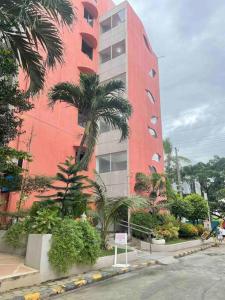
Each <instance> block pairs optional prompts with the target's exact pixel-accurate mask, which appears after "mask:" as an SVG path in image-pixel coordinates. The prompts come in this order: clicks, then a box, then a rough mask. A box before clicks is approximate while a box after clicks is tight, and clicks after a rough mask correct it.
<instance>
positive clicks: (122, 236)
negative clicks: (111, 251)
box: [113, 233, 129, 268]
mask: <svg viewBox="0 0 225 300" xmlns="http://www.w3.org/2000/svg"><path fill="white" fill-rule="evenodd" d="M118 245H123V246H124V245H125V247H126V248H125V264H118V263H117V255H118ZM128 266H129V265H128V258H127V233H116V234H115V257H114V265H113V267H120V268H123V267H128Z"/></svg>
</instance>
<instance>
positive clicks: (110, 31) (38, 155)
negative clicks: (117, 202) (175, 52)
mask: <svg viewBox="0 0 225 300" xmlns="http://www.w3.org/2000/svg"><path fill="white" fill-rule="evenodd" d="M73 1H74V5H75V6H76V11H77V21H76V22H75V24H74V26H73V28H72V29H70V30H68V29H66V28H63V30H62V31H61V32H62V36H63V41H64V45H65V57H64V61H65V63H64V64H63V65H62V66H58V67H57V68H56V69H54V70H53V71H49V72H48V76H47V80H46V86H45V89H44V91H43V93H42V94H41V95H39V96H38V97H37V98H36V99H35V100H34V104H35V108H34V109H33V110H32V111H30V112H28V113H25V114H24V129H25V131H26V133H25V134H23V135H22V136H20V137H19V138H18V140H17V141H16V142H15V147H16V148H17V149H18V150H27V149H26V141H27V140H29V139H30V138H31V137H32V139H30V140H31V143H30V152H31V153H32V155H33V161H32V163H30V165H29V169H30V174H31V175H48V176H53V175H54V174H56V172H57V165H58V163H59V162H63V161H65V158H66V157H67V156H74V154H75V151H76V147H77V146H78V145H79V142H80V140H81V137H82V134H83V128H82V126H80V125H81V124H80V125H79V123H80V122H79V116H78V112H77V111H76V110H75V109H73V108H68V107H66V105H64V104H57V105H56V107H55V108H54V110H51V109H50V108H49V107H48V97H47V93H48V90H49V89H50V87H52V86H53V85H54V84H56V83H58V82H61V81H70V82H76V83H78V81H79V75H80V73H81V72H83V73H94V72H97V73H99V75H100V79H101V81H102V82H106V81H109V80H111V79H121V80H123V81H124V83H125V86H126V93H125V96H126V97H128V99H129V100H130V102H131V104H132V106H133V115H132V117H131V119H130V121H129V125H130V137H129V139H128V140H126V141H124V142H122V143H119V133H118V131H117V130H112V129H111V128H108V127H107V126H106V124H104V123H101V126H100V131H101V134H100V136H99V140H98V145H97V147H96V157H95V155H94V157H93V158H92V161H91V163H90V165H89V168H88V171H87V172H86V174H87V175H88V176H91V177H93V170H94V169H97V171H98V172H99V173H100V175H101V177H102V179H103V180H104V182H105V184H106V186H107V188H108V193H109V195H111V196H119V195H129V194H132V193H133V187H134V183H135V174H136V173H137V172H144V173H151V172H156V171H157V172H159V173H160V172H163V168H164V165H163V148H162V132H161V115H160V95H159V72H158V65H157V57H156V55H155V54H154V52H153V50H152V48H151V46H150V43H149V41H148V37H147V34H146V32H145V30H144V28H143V25H142V23H141V21H140V19H139V18H138V17H137V15H136V14H135V12H134V11H133V9H132V7H131V6H130V5H129V3H128V2H124V3H122V4H120V5H118V6H115V5H114V4H113V2H112V1H111V0H85V1H82V0H76V1H75V0H73ZM20 82H21V85H22V86H24V87H25V84H26V83H25V81H24V79H23V77H22V75H21V77H20ZM16 197H18V196H17V195H16V194H13V193H12V194H11V195H10V196H9V201H8V204H7V209H8V210H12V209H14V208H15V203H16ZM33 200H34V199H32V198H30V199H29V200H28V202H27V204H26V205H28V206H29V205H30V204H31V202H32V201H33Z"/></svg>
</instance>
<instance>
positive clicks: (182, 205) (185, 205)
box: [167, 195, 194, 220]
mask: <svg viewBox="0 0 225 300" xmlns="http://www.w3.org/2000/svg"><path fill="white" fill-rule="evenodd" d="M167 207H168V209H169V210H170V212H171V214H173V215H174V216H175V217H176V218H178V219H180V220H181V219H182V218H187V219H189V218H190V216H191V215H192V214H193V210H194V208H193V206H192V205H191V203H190V202H189V201H186V200H184V199H183V198H182V197H181V196H180V195H176V197H175V198H174V199H172V200H170V201H169V202H168V205H167Z"/></svg>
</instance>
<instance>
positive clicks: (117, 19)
mask: <svg viewBox="0 0 225 300" xmlns="http://www.w3.org/2000/svg"><path fill="white" fill-rule="evenodd" d="M124 21H125V9H122V10H121V11H119V12H118V13H116V14H115V15H113V16H112V28H113V27H116V26H118V25H119V24H121V23H124Z"/></svg>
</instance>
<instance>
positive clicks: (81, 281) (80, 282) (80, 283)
mask: <svg viewBox="0 0 225 300" xmlns="http://www.w3.org/2000/svg"><path fill="white" fill-rule="evenodd" d="M86 283H87V280H85V279H80V280H78V281H74V284H75V285H76V286H78V287H80V286H83V285H85V284H86Z"/></svg>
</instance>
